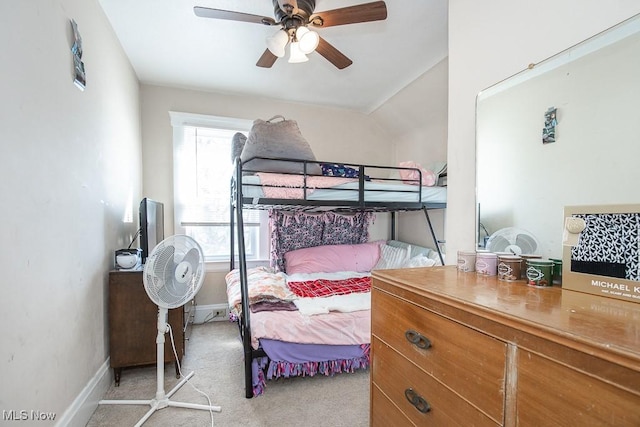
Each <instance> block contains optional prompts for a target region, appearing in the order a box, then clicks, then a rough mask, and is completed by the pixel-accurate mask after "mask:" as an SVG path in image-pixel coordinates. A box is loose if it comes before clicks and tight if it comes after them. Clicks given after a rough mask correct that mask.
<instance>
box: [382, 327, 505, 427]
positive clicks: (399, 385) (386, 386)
mask: <svg viewBox="0 0 640 427" xmlns="http://www.w3.org/2000/svg"><path fill="white" fill-rule="evenodd" d="M371 351H372V357H371V360H372V367H371V374H372V378H373V382H374V384H373V385H372V387H376V386H377V387H379V388H380V390H382V392H383V393H384V394H385V395H386V396H387V397H388V398H389V400H391V401H392V402H393V403H394V404H395V406H397V407H398V408H399V410H400V411H401V412H402V413H404V414H405V415H406V417H407V418H409V419H410V420H411V422H413V423H414V424H416V425H433V426H453V425H460V426H470V425H473V426H496V425H498V424H497V423H496V422H495V421H493V420H492V419H491V418H489V417H488V416H487V415H485V414H483V413H482V412H480V411H479V410H478V409H476V408H474V407H473V406H472V405H470V404H469V403H468V402H466V401H465V400H463V399H462V398H461V397H460V396H458V395H456V394H455V393H453V392H452V391H451V390H449V389H448V388H447V387H445V386H443V385H442V384H440V383H439V382H438V381H436V380H435V379H434V378H432V377H431V376H430V375H428V374H426V373H425V372H423V371H422V370H420V369H419V368H418V367H417V366H415V365H414V364H413V363H411V362H410V361H408V360H407V359H406V358H404V357H403V356H402V355H400V354H399V353H398V352H396V351H395V350H394V349H392V348H391V347H389V346H388V345H387V344H385V343H383V342H382V341H380V340H378V339H376V338H375V337H373V338H372V342H371ZM409 389H410V390H412V391H411V392H410V393H413V394H410V396H414V397H420V398H421V399H424V401H426V402H427V403H428V405H429V407H430V410H429V411H428V412H421V411H420V410H419V409H418V408H417V407H416V406H414V405H413V404H412V403H411V402H410V401H409V398H407V395H406V393H407V390H409ZM374 404H375V402H374ZM423 407H424V406H423ZM379 412H380V411H379V408H375V410H374V413H379Z"/></svg>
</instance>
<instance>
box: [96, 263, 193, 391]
mask: <svg viewBox="0 0 640 427" xmlns="http://www.w3.org/2000/svg"><path fill="white" fill-rule="evenodd" d="M168 317H169V319H168V321H169V325H171V330H172V331H173V340H174V342H175V344H176V353H178V357H179V358H180V359H182V357H183V356H184V348H185V345H184V330H183V326H184V310H183V308H182V307H179V308H174V309H172V310H169V316H168ZM157 335H158V306H157V305H155V304H154V303H153V302H152V301H151V300H150V299H149V296H148V295H147V292H146V291H145V290H144V284H143V283H142V271H127V270H119V271H111V272H109V355H110V359H111V367H112V368H113V375H114V379H115V384H116V386H118V385H120V376H121V373H122V368H125V367H129V366H141V365H152V364H155V363H156V359H157V346H156V337H157ZM164 360H165V362H175V361H176V358H175V356H174V354H173V348H172V347H171V337H170V336H169V334H168V333H167V334H165V343H164ZM176 377H178V366H177V363H176Z"/></svg>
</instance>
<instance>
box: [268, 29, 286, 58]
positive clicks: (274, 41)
mask: <svg viewBox="0 0 640 427" xmlns="http://www.w3.org/2000/svg"><path fill="white" fill-rule="evenodd" d="M287 43H289V33H287V32H286V31H285V30H278V31H276V32H275V33H274V34H273V35H271V36H269V37H267V49H269V51H271V53H273V54H274V55H275V56H277V57H278V58H282V57H283V56H284V54H285V51H284V49H285V47H286V46H287Z"/></svg>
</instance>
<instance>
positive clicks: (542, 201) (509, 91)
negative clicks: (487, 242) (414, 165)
mask: <svg viewBox="0 0 640 427" xmlns="http://www.w3.org/2000/svg"><path fill="white" fill-rule="evenodd" d="M476 150H477V181H476V182H477V189H476V194H477V202H478V206H479V224H480V223H481V225H479V230H478V236H479V242H482V241H483V239H482V237H483V236H484V235H485V234H487V233H488V234H492V233H494V232H496V231H497V230H500V229H503V228H507V227H517V228H521V229H523V230H526V231H528V232H529V233H531V234H532V235H533V236H535V238H536V239H537V240H538V242H539V246H538V250H537V252H538V253H539V254H541V255H543V256H544V257H548V258H561V257H562V233H563V225H564V216H563V209H564V207H565V206H567V205H599V204H629V203H640V15H636V16H635V17H633V18H630V19H628V20H626V21H624V22H622V23H620V24H619V25H617V26H616V27H613V28H611V29H609V30H607V31H605V32H603V33H601V34H599V35H597V36H595V37H593V38H590V39H588V40H586V41H585V42H583V43H581V44H579V45H577V46H574V47H573V48H571V49H568V50H567V51H564V52H561V53H560V54H558V55H556V56H554V57H552V58H549V59H548V60H546V61H544V62H542V63H540V64H537V65H535V66H532V67H530V68H529V69H526V70H524V71H522V72H520V73H518V74H516V75H515V76H513V77H511V78H509V79H507V80H505V81H503V82H500V83H498V84H496V85H494V86H492V87H490V88H488V89H486V90H484V91H482V92H481V93H480V94H479V95H478V98H477V129H476Z"/></svg>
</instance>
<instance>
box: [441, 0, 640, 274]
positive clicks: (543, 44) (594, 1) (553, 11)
mask: <svg viewBox="0 0 640 427" xmlns="http://www.w3.org/2000/svg"><path fill="white" fill-rule="evenodd" d="M638 12H640V3H639V2H638V1H637V0H615V1H610V2H606V6H605V4H604V3H603V2H602V1H599V0H563V1H557V0H541V1H536V2H513V1H509V0H493V1H490V2H478V1H474V0H451V1H450V2H449V114H448V117H449V121H448V123H449V125H448V126H449V130H448V135H449V139H448V154H447V155H448V168H449V193H448V205H447V223H446V230H445V234H446V238H447V253H448V254H449V257H448V260H447V263H449V264H452V263H454V262H455V255H454V254H455V253H456V251H457V250H459V249H470V248H474V247H475V246H474V245H475V210H476V209H475V97H476V95H477V94H478V92H480V91H481V90H482V89H484V88H486V87H488V86H491V85H492V84H494V83H496V82H498V81H500V80H503V79H505V78H507V77H509V76H511V75H513V74H515V73H516V72H518V71H520V70H522V69H524V68H526V67H527V65H528V64H530V63H537V62H540V61H541V60H543V59H545V58H547V57H549V56H551V55H553V54H555V53H557V52H559V51H561V50H563V49H566V48H567V47H569V46H572V45H574V44H576V43H578V42H580V41H582V40H584V39H585V38H587V37H589V36H591V35H594V34H596V33H598V32H600V31H603V30H604V29H606V28H609V27H611V26H613V25H615V24H616V23H618V22H620V21H622V20H624V19H626V18H628V17H630V16H632V15H634V14H636V13H638Z"/></svg>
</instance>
